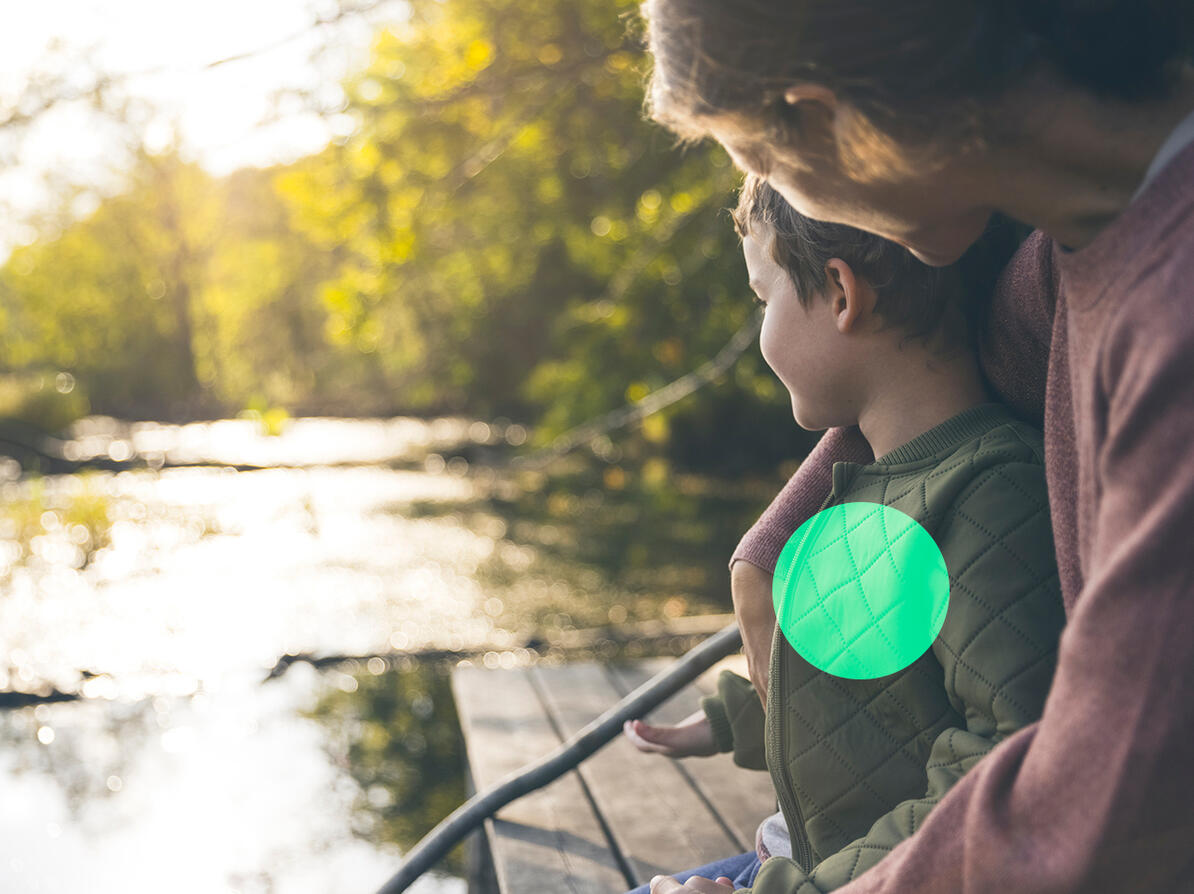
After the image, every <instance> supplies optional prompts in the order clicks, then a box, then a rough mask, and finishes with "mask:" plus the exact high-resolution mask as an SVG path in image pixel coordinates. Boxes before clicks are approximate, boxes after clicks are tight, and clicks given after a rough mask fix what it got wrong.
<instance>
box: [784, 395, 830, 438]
mask: <svg viewBox="0 0 1194 894" xmlns="http://www.w3.org/2000/svg"><path fill="white" fill-rule="evenodd" d="M792 418H793V419H795V420H796V424H797V425H799V426H800V427H801V428H803V429H804V430H805V431H824V430H825V429H827V428H828V427H829V426H827V425H821V424H820V423H818V422H817V421H816V419H815V418H814V417H810V416H809V415H808V414H807V413H804V412H801V409H800V407H798V406H797V405H796V402H795V401H793V402H792Z"/></svg>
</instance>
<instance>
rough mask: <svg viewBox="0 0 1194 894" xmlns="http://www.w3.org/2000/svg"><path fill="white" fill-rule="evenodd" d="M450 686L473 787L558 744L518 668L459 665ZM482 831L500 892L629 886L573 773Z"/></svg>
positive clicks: (577, 892)
mask: <svg viewBox="0 0 1194 894" xmlns="http://www.w3.org/2000/svg"><path fill="white" fill-rule="evenodd" d="M452 688H453V692H454V695H455V697H456V707H457V711H458V712H459V715H460V723H461V727H462V728H463V730H464V734H465V741H466V745H467V748H468V758H469V764H470V766H471V768H472V773H473V776H474V778H475V780H476V784H477V786H478V788H485V787H487V786H490V785H492V784H493V783H495V782H497V781H499V780H500V779H502V778H503V777H505V776H507V775H508V774H509V773H511V772H513V771H515V770H518V769H520V768H521V767H523V766H525V765H527V764H528V763H530V762H532V761H534V760H536V759H537V758H539V757H542V756H543V755H545V754H547V753H548V752H550V751H551V750H552V749H553V748H555V747H556V746H557V745H558V744H559V741H560V740H559V737H558V736H557V734H556V732H555V730H554V729H553V727H552V725H551V723H550V721H549V720H548V717H547V715H546V713H545V711H544V707H543V703H542V702H541V701H540V699H539V697H538V695H537V694H536V692H535V690H534V688H533V686H532V684H531V681H530V679H529V678H528V676H527V672H526V671H525V670H522V669H516V670H508V671H493V670H483V669H480V668H473V667H461V668H457V669H456V670H455V671H454V672H453V674H452ZM486 831H487V833H488V835H489V842H490V849H491V851H492V853H493V856H494V869H495V871H496V874H497V879H498V884H499V885H500V887H501V889H502V890H503V891H510V892H518V894H523V892H536V891H567V892H572V894H617V892H622V891H626V890H627V889H628V888H630V887H633V886H632V885H629V884H627V879H626V877H625V875H624V874H623V873H622V871H621V870H620V869H619V867H618V864H617V861H616V859H615V857H614V855H613V852H612V850H611V848H610V843H609V840H608V838H607V837H606V835H605V832H604V830H603V829H602V826H601V822H600V821H599V819H598V818H597V816H596V814H595V813H594V811H593V808H592V805H591V803H590V802H589V800H588V797H587V796H586V794H585V792H584V789H583V787H582V786H581V782H580V779H579V777H578V776H577V775H576V773H575V772H572V773H567V774H565V775H564V776H562V777H560V778H559V779H557V780H556V781H555V782H553V783H552V784H551V785H549V786H546V787H545V788H542V789H539V790H538V791H536V792H532V793H530V794H528V795H526V796H524V797H522V798H520V799H519V800H517V801H515V802H513V803H512V804H509V805H507V806H506V807H505V808H504V809H503V810H501V811H500V812H499V813H498V815H497V817H496V818H495V819H493V820H491V821H490V822H488V823H487V824H486Z"/></svg>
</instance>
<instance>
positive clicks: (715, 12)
mask: <svg viewBox="0 0 1194 894" xmlns="http://www.w3.org/2000/svg"><path fill="white" fill-rule="evenodd" d="M642 12H643V15H644V17H645V19H646V24H647V42H648V47H649V50H650V53H651V55H652V57H653V59H654V70H653V73H652V76H651V84H650V89H649V90H648V95H647V110H648V113H649V114H650V115H651V116H652V117H653V118H655V119H656V120H658V121H660V122H661V123H663V124H665V125H666V126H668V127H670V128H671V129H672V130H673V131H675V132H676V133H677V134H678V135H679V136H680V137H681V138H683V139H688V140H696V139H700V138H703V137H704V136H707V135H708V129H707V127H706V125H707V123H708V121H709V119H711V118H724V117H725V116H727V115H728V116H730V117H731V118H733V119H736V120H738V121H740V122H744V123H745V124H746V125H748V126H749V128H750V130H751V132H752V133H753V134H754V135H756V136H760V137H762V138H763V139H764V140H766V141H768V142H774V141H775V140H776V139H777V138H782V139H785V140H786V141H790V140H791V138H792V137H793V136H794V135H798V133H799V127H800V120H799V119H800V110H799V107H798V106H793V105H791V104H790V103H787V102H785V101H784V99H783V92H784V90H785V89H786V88H787V87H789V86H791V85H792V84H794V83H798V82H801V81H811V82H814V83H817V84H821V85H824V86H826V87H829V88H831V89H832V90H834V91H835V93H837V95H839V96H841V97H842V98H843V99H845V100H846V101H847V102H848V103H849V104H850V105H851V106H852V107H853V108H854V109H855V110H857V111H858V113H860V115H861V116H863V118H864V119H865V120H866V122H867V123H868V124H869V125H870V126H871V127H872V128H873V129H876V130H877V131H879V132H880V133H883V134H888V135H890V136H892V137H904V138H908V137H914V138H920V139H921V140H922V141H941V140H943V139H951V138H956V139H963V140H964V139H968V138H972V137H973V135H974V134H975V133H977V132H980V131H981V124H982V112H983V109H984V108H985V107H988V106H989V105H990V100H991V99H992V98H993V97H995V96H997V95H999V94H1000V93H1001V92H1002V91H1003V90H1005V89H1006V88H1007V87H1009V86H1011V85H1012V84H1014V83H1015V82H1016V81H1017V80H1018V79H1020V78H1021V77H1023V76H1024V75H1025V74H1026V73H1027V72H1029V71H1031V70H1039V69H1040V68H1041V67H1042V66H1043V67H1047V68H1048V69H1049V70H1050V71H1052V72H1053V73H1055V74H1056V75H1057V76H1059V77H1061V78H1062V79H1064V80H1067V81H1068V82H1070V83H1072V84H1074V85H1076V86H1078V87H1081V88H1084V89H1086V90H1088V91H1090V92H1091V93H1092V94H1095V95H1097V96H1100V97H1105V98H1117V99H1124V100H1138V99H1144V98H1150V97H1159V96H1162V95H1164V93H1165V92H1166V90H1167V88H1168V87H1169V85H1171V84H1172V83H1173V80H1174V77H1175V74H1176V72H1177V71H1178V70H1179V69H1180V68H1181V66H1182V65H1183V64H1184V63H1186V62H1188V61H1189V59H1190V57H1191V51H1192V49H1194V2H1189V0H1180V2H1177V0H900V2H891V0H645V2H644V3H643V5H642Z"/></svg>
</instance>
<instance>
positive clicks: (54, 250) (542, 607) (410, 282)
mask: <svg viewBox="0 0 1194 894" xmlns="http://www.w3.org/2000/svg"><path fill="white" fill-rule="evenodd" d="M3 9H4V13H5V17H4V21H5V25H6V27H5V28H4V29H3V30H0V780H2V783H3V789H4V797H3V798H0V890H2V891H5V892H9V891H11V892H14V894H26V892H39V891H46V892H51V891H54V892H56V891H61V890H67V889H81V890H87V891H94V892H117V891H119V892H122V894H140V892H151V891H152V892H156V891H159V890H162V889H163V888H169V889H170V890H171V891H178V892H192V891H193V892H203V894H209V892H236V894H256V892H274V891H277V892H292V891H293V892H300V894H301V892H311V894H315V892H320V894H329V892H331V894H336V892H341V891H342V892H350V891H352V892H359V891H367V890H372V889H373V888H375V887H376V886H377V885H379V884H380V883H381V882H382V881H383V880H384V879H385V878H386V877H387V876H388V875H389V874H390V873H392V872H393V871H394V869H395V868H396V867H397V865H398V863H399V861H400V859H401V854H402V853H403V852H404V851H405V850H407V849H409V847H411V846H412V844H413V843H414V842H415V841H416V840H417V839H418V838H419V837H420V836H421V835H422V834H424V833H425V832H426V831H427V830H428V829H429V828H430V827H431V826H432V825H434V823H435V822H436V821H438V820H439V819H440V818H442V817H443V816H445V815H446V814H447V813H448V812H449V811H450V810H451V809H452V808H453V807H454V806H456V805H457V804H458V803H459V802H460V800H461V799H462V798H463V797H464V777H463V771H462V770H463V767H462V762H463V755H462V747H461V743H460V734H459V729H458V726H457V721H456V717H455V711H454V708H453V705H452V701H451V695H450V691H449V688H448V675H449V672H450V668H451V667H452V665H453V664H454V663H455V662H456V661H458V660H470V661H474V662H478V663H482V664H484V665H485V666H489V667H510V666H514V665H516V664H522V663H526V662H531V661H538V660H566V659H568V658H571V657H575V656H576V654H577V650H576V649H575V648H573V649H571V651H570V650H569V648H565V646H564V645H562V644H564V643H566V642H567V641H568V640H567V634H568V632H569V631H573V630H577V629H596V628H605V627H609V626H610V625H614V626H616V627H620V628H622V629H623V630H624V629H626V625H633V624H634V623H635V622H638V621H648V620H658V619H673V618H679V617H681V616H688V615H706V614H714V613H719V612H725V611H727V610H728V609H729V604H730V603H729V596H728V589H727V572H726V562H727V560H728V557H729V554H730V552H731V550H732V549H733V546H734V544H735V543H736V541H737V539H738V537H739V536H740V534H741V533H742V532H743V531H744V530H745V528H746V526H747V525H749V523H750V522H751V521H752V520H753V518H754V516H755V514H756V513H757V511H758V510H759V509H760V508H761V507H762V506H763V505H764V504H765V503H766V502H767V500H768V498H769V496H770V495H772V494H773V493H774V491H775V488H776V487H777V485H778V483H779V482H780V481H781V480H782V476H783V474H784V473H785V472H787V471H790V469H791V468H792V465H793V463H795V462H796V461H798V459H799V458H800V456H801V455H803V452H804V451H805V450H806V449H807V446H808V441H807V438H806V437H801V436H800V435H799V434H798V432H797V431H796V430H795V428H794V426H793V424H792V422H791V417H790V409H789V407H788V404H787V400H786V397H785V395H783V393H782V389H781V388H780V387H779V385H778V383H777V382H776V381H775V380H774V379H773V378H772V377H771V375H770V374H769V373H768V372H767V370H766V369H765V367H764V366H763V364H762V362H761V359H760V358H759V357H758V354H757V350H756V349H755V348H754V347H750V348H748V349H747V350H746V351H745V353H743V354H742V355H741V356H739V357H737V359H736V360H735V359H733V358H734V356H735V355H733V354H729V355H727V354H724V353H723V354H721V355H720V356H721V357H722V358H723V359H724V358H726V357H729V358H730V360H733V362H728V361H727V362H726V363H725V364H724V369H725V371H724V372H723V371H722V369H723V367H722V366H719V367H717V368H716V369H717V373H716V375H710V376H708V378H710V379H711V381H710V382H709V383H708V384H704V385H701V386H700V387H697V388H696V391H695V393H693V394H691V395H690V396H688V397H686V398H685V399H683V400H681V401H679V402H676V403H674V404H671V405H669V406H667V407H665V408H664V409H662V410H661V411H659V412H656V413H652V414H650V415H647V416H646V417H645V418H643V419H638V418H637V417H632V419H633V421H632V424H629V425H621V424H620V423H621V422H623V421H625V417H624V416H615V417H612V418H611V417H606V416H605V414H607V413H610V412H612V411H616V410H618V409H619V408H621V407H624V406H626V405H627V404H633V403H634V402H636V401H639V400H641V399H643V398H645V397H647V396H648V395H651V394H653V393H657V392H658V389H660V388H661V387H662V386H664V385H666V384H667V383H669V382H672V381H674V380H676V379H680V378H682V377H684V376H686V375H688V374H689V373H691V372H692V371H693V370H695V369H698V368H701V367H702V365H703V364H705V363H706V362H707V361H709V360H710V359H711V358H714V357H715V356H718V355H719V352H721V351H722V349H723V347H725V346H726V344H727V343H729V342H730V340H731V337H732V336H733V335H734V334H735V333H736V332H739V331H740V330H741V329H742V327H746V326H749V325H750V324H751V315H752V313H753V311H752V307H751V302H750V301H749V300H748V298H747V297H746V288H745V271H744V267H743V264H742V261H741V257H740V251H739V247H738V245H737V239H736V237H735V236H734V233H733V231H732V227H731V225H730V221H729V217H728V215H727V214H726V213H725V208H726V207H727V206H728V205H730V204H731V203H732V201H733V190H734V187H735V186H736V183H737V178H736V175H735V173H734V171H733V169H732V167H731V166H730V165H729V163H728V160H727V159H726V158H725V156H724V154H722V153H721V152H720V150H717V149H715V148H713V147H710V146H699V147H691V148H688V149H687V150H685V151H680V150H678V149H677V148H676V147H675V146H674V145H673V141H672V139H671V138H670V137H669V135H668V134H666V133H665V132H663V131H662V130H660V129H659V128H658V127H656V126H654V125H652V124H650V123H649V122H647V121H645V120H644V118H643V114H642V95H643V91H642V83H643V78H644V74H645V71H646V61H645V57H644V54H643V52H642V49H641V39H640V36H639V30H638V27H637V22H636V18H635V4H633V3H630V2H625V0H413V2H397V0H381V2H368V0H340V2H336V0H328V2H305V0H252V2H243V0H242V2H239V3H233V2H229V0H208V2H205V3H202V4H200V3H189V2H170V3H161V2H157V3H151V2H147V0H108V2H104V3H99V2H91V0H46V2H44V3H36V4H31V3H24V4H17V3H15V2H11V0H10V2H5V3H4V4H3ZM694 381H696V380H694ZM703 381H704V380H703V379H701V380H700V382H703ZM698 384H699V382H698ZM594 420H597V422H596V423H594ZM602 420H605V421H604V422H603V421H602ZM590 423H593V424H590ZM581 425H587V427H586V428H584V429H582V432H583V436H574V437H572V438H570V439H569V441H568V443H569V444H575V446H576V449H574V450H571V451H570V452H567V453H563V452H562V451H557V452H556V453H552V452H550V450H551V446H552V445H553V444H559V443H560V442H559V440H558V439H559V437H560V436H561V435H563V434H565V433H566V432H569V431H575V427H576V426H581ZM557 454H558V455H557ZM528 456H530V457H531V458H532V461H530V462H523V463H522V464H521V465H520V464H518V463H517V462H516V459H517V458H519V457H522V458H524V459H525V458H526V457H528ZM536 458H537V459H536ZM582 639H583V638H582ZM585 641H586V642H589V644H590V645H593V644H594V643H595V644H596V645H595V648H596V652H597V654H598V655H599V656H601V657H615V656H616V655H620V654H647V653H650V652H657V653H660V654H663V653H669V652H671V653H674V652H675V651H676V650H677V649H681V648H683V647H684V646H685V645H687V644H688V643H687V642H686V641H684V640H682V639H681V638H676V637H665V638H663V639H662V640H660V641H646V640H644V641H641V642H635V641H633V640H632V642H631V643H629V644H625V643H623V644H621V645H618V646H616V647H615V646H614V645H613V644H612V643H610V642H603V640H602V638H601V637H598V638H597V639H596V640H593V641H589V640H585ZM286 656H290V657H289V658H287V657H286ZM464 869H465V867H464V860H463V856H462V855H461V854H460V853H455V854H454V855H453V856H452V857H451V858H450V859H448V860H447V861H445V863H444V864H443V865H442V866H440V867H438V868H437V870H436V871H435V872H434V873H433V874H431V875H429V876H428V877H427V878H425V879H424V880H423V881H422V882H421V883H420V887H418V888H416V890H418V891H423V892H425V894H426V892H462V891H463V890H464V888H465V882H464V881H463V878H462V876H463V873H464Z"/></svg>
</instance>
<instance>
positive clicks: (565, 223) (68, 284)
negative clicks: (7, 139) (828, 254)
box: [0, 0, 790, 445]
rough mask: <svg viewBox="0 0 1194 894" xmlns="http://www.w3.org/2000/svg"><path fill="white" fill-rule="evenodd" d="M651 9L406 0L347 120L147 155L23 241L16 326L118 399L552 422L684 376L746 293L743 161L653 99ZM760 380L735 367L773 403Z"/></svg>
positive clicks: (40, 360) (11, 329)
mask: <svg viewBox="0 0 1194 894" xmlns="http://www.w3.org/2000/svg"><path fill="white" fill-rule="evenodd" d="M635 9H636V3H635V2H633V0H614V2H612V3H611V2H608V0H602V2H597V0H414V2H412V4H411V9H410V18H409V20H408V21H407V22H406V23H404V24H403V25H401V26H397V27H394V28H392V29H390V30H387V31H383V32H381V33H379V34H378V35H377V36H376V38H375V40H374V42H373V46H372V49H371V52H370V55H369V58H368V60H367V62H366V63H365V64H364V65H363V66H362V68H361V69H360V71H359V72H358V73H357V74H355V75H354V76H353V77H351V78H350V79H348V81H347V82H346V83H345V84H344V88H345V91H346V94H347V97H348V105H347V109H346V113H347V114H348V115H349V116H351V117H352V118H353V119H354V120H355V121H356V124H357V127H356V129H355V131H354V132H353V133H352V135H351V136H349V137H347V138H345V139H343V140H340V141H336V142H333V143H332V144H329V145H328V146H327V147H326V148H325V149H324V150H323V151H322V152H320V153H318V154H316V155H314V156H311V157H309V158H306V159H303V160H301V161H299V162H297V163H295V164H293V165H291V166H289V167H287V168H284V169H278V170H274V171H257V170H251V171H250V170H246V171H241V172H238V173H237V174H235V175H233V176H231V177H229V178H225V179H222V180H215V179H213V178H211V177H209V176H207V175H206V174H204V172H203V171H201V170H200V169H198V168H196V167H194V166H191V165H187V164H185V163H183V162H181V161H180V160H179V159H178V158H176V157H174V156H169V155H167V156H150V155H143V156H142V157H141V158H140V160H139V162H138V168H137V170H135V171H133V172H131V173H130V186H129V189H128V191H127V192H126V193H125V194H123V195H121V196H119V197H116V198H114V199H110V200H108V201H107V202H105V203H103V205H102V206H101V207H100V209H99V210H98V211H97V212H96V213H95V214H94V215H93V216H92V217H90V218H89V219H87V220H85V221H82V222H80V223H78V224H77V225H75V226H73V227H71V228H69V229H68V230H67V231H66V232H64V233H62V234H61V235H60V236H58V237H57V238H55V239H44V240H42V241H40V242H38V243H35V244H34V245H31V246H28V247H26V248H23V249H21V250H19V251H18V252H17V253H16V254H15V255H14V256H13V257H12V259H11V260H10V261H9V263H8V264H7V265H6V267H5V268H4V269H3V271H0V297H3V299H4V301H3V304H4V306H5V308H7V310H6V311H3V312H0V350H3V351H4V352H5V353H4V356H5V357H6V358H8V363H9V365H10V366H11V367H12V368H14V369H26V368H29V367H30V366H33V365H38V366H54V367H56V368H61V369H65V370H69V371H70V372H72V373H73V374H74V375H76V376H77V377H78V378H79V379H80V381H81V382H83V383H85V384H86V386H87V388H88V390H89V393H90V394H91V396H92V400H93V402H94V404H95V406H96V408H97V409H100V410H104V411H107V412H120V413H123V414H125V415H145V414H150V413H152V414H158V415H162V414H173V415H186V414H188V413H195V412H226V411H228V410H230V409H231V410H236V409H241V408H244V407H246V406H249V405H250V404H252V405H254V406H257V405H260V406H261V407H285V408H287V409H288V410H290V411H292V412H304V411H316V412H338V413H379V412H390V411H405V412H412V411H413V412H443V411H461V412H467V413H471V414H476V415H482V416H483V415H491V414H499V413H502V414H506V415H516V416H519V417H520V418H524V419H528V420H531V421H536V422H538V423H539V424H540V429H541V432H542V433H543V436H544V437H551V436H552V435H554V434H556V433H558V432H560V431H561V430H563V429H565V428H567V427H569V426H571V425H574V424H576V423H578V422H581V421H583V420H585V419H587V418H589V417H591V416H594V415H597V414H599V413H602V412H604V411H607V410H609V409H612V408H614V407H616V406H618V405H620V404H622V403H623V402H625V400H626V399H627V395H628V394H640V393H643V392H645V391H646V390H650V389H652V388H655V387H658V386H659V385H662V384H664V383H665V382H667V381H669V380H671V379H673V378H675V377H677V376H679V375H681V374H683V373H684V372H686V371H688V370H690V369H692V368H693V367H695V366H697V365H699V364H700V363H701V362H702V361H704V360H706V359H708V358H709V357H710V356H712V355H713V354H714V353H715V352H716V351H717V350H718V349H719V348H720V347H721V346H722V344H724V342H725V341H726V340H728V338H729V337H730V335H731V334H732V333H733V332H734V331H735V330H736V329H737V328H738V326H740V325H741V324H742V322H743V321H744V320H745V319H746V317H747V315H748V314H749V313H750V307H751V306H750V302H749V301H747V300H746V299H745V297H744V295H745V291H746V289H745V270H744V266H743V264H742V261H741V257H740V250H739V247H738V244H737V239H736V237H735V236H734V234H733V231H732V227H731V226H730V222H729V218H728V215H726V214H724V213H722V210H723V208H724V207H725V206H726V205H727V204H728V203H729V202H730V201H731V198H732V190H733V187H734V185H735V184H736V180H737V178H736V175H735V174H734V172H733V169H732V167H731V165H730V164H729V161H728V159H727V157H726V156H725V155H724V153H723V152H722V151H721V150H720V149H719V148H716V147H709V146H706V147H697V148H694V149H689V150H688V151H687V152H685V153H680V152H679V151H677V150H676V149H675V148H674V147H673V146H672V144H671V140H670V138H669V137H668V135H667V134H666V133H665V132H664V131H663V130H662V129H660V128H659V127H657V126H655V125H653V124H651V123H649V122H647V121H645V120H644V119H643V115H642V91H643V79H644V74H645V67H646V58H645V54H644V52H643V51H642V49H641V47H640V40H639V38H638V36H637V35H636V34H635V33H634V31H633V28H631V27H629V26H628V22H631V21H633V18H634V14H635ZM769 381H770V375H769V374H768V373H767V372H766V371H765V370H763V369H761V367H760V365H759V364H757V363H752V364H747V365H746V366H745V367H744V368H743V371H741V372H739V373H736V374H735V376H734V377H732V379H731V380H730V381H728V382H727V383H725V386H724V387H727V388H729V389H730V390H731V391H732V392H733V400H736V401H738V402H739V403H741V404H743V405H745V406H748V407H750V406H753V407H760V406H763V405H766V404H769V403H770V404H774V403H776V401H777V399H778V398H777V395H776V394H774V389H773V388H770V386H768V385H767V384H766V383H767V382H769ZM699 401H700V398H695V399H693V400H690V401H688V402H687V403H686V404H683V405H681V406H679V407H677V408H675V409H673V410H672V411H669V412H668V414H666V415H664V416H661V417H658V418H655V419H654V420H652V421H650V422H649V423H648V425H647V426H646V427H645V428H644V432H643V434H644V435H645V436H646V437H647V439H648V440H649V441H653V442H655V443H658V444H661V445H662V444H666V443H667V442H668V440H669V438H670V436H671V434H670V433H671V432H672V430H673V429H672V424H671V421H669V420H673V419H677V418H679V417H680V416H683V415H684V414H692V413H694V412H695V413H698V414H699V413H700V412H702V411H701V410H700V409H699V408H698V404H699ZM779 402H780V403H782V401H779ZM704 412H706V413H707V411H704ZM788 424H790V423H788Z"/></svg>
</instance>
